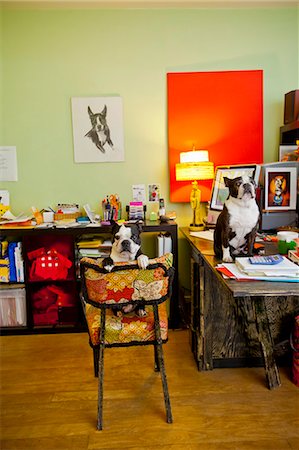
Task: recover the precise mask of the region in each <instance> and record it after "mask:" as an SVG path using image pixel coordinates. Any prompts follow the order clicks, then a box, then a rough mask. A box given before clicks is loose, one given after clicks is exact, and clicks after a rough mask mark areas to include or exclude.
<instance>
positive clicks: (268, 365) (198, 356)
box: [180, 228, 299, 389]
mask: <svg viewBox="0 0 299 450" xmlns="http://www.w3.org/2000/svg"><path fill="white" fill-rule="evenodd" d="M180 231H181V232H182V233H183V235H184V237H185V238H186V239H187V241H188V243H189V244H190V247H191V321H190V322H191V323H190V334H191V347H192V351H193V354H194V357H195V360H196V363H197V366H198V369H199V370H212V369H213V367H234V366H238V365H239V366H240V365H243V366H244V365H248V364H246V363H248V361H249V360H250V358H252V357H260V356H262V359H263V363H264V367H265V371H266V378H267V383H268V387H269V388H270V389H274V388H276V387H278V386H280V377H279V372H278V368H277V365H276V362H275V358H274V341H275V340H279V339H280V338H281V337H282V336H284V337H285V338H289V335H290V331H291V329H292V328H291V327H292V325H293V316H294V312H295V310H298V309H299V285H298V283H284V282H270V281H249V282H245V281H236V280H226V279H224V278H223V277H222V275H221V274H220V273H219V272H217V270H216V269H215V266H216V265H217V264H218V263H219V262H220V261H219V260H217V259H216V258H215V256H214V252H213V243H212V242H211V241H208V240H204V239H200V238H196V237H193V236H190V234H189V230H188V228H181V229H180Z"/></svg>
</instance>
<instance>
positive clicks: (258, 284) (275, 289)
mask: <svg viewBox="0 0 299 450" xmlns="http://www.w3.org/2000/svg"><path fill="white" fill-rule="evenodd" d="M180 231H181V232H182V233H183V235H184V237H185V238H186V239H187V240H188V242H189V243H190V244H191V247H192V248H193V250H194V251H195V252H196V253H197V254H198V255H199V256H201V257H202V258H203V259H204V261H205V263H206V264H207V265H208V266H209V267H210V268H211V269H212V270H214V271H215V273H216V274H217V278H218V279H219V280H220V281H221V283H222V285H223V286H225V287H226V288H228V289H229V290H230V292H231V294H232V295H233V296H234V297H247V296H250V297H253V296H264V297H268V296H271V297H272V296H284V297H285V296H286V295H295V296H299V283H287V282H280V281H260V280H251V281H238V280H229V279H224V278H223V277H222V275H221V274H220V273H219V272H218V271H216V269H215V266H216V265H217V264H219V263H221V261H220V260H218V259H217V258H216V257H215V254H214V250H213V242H212V241H209V240H207V239H202V238H198V237H195V236H191V235H190V233H189V228H188V227H183V228H180ZM265 248H266V253H268V254H269V253H272V254H273V253H275V252H276V251H277V247H276V246H275V244H274V243H272V242H271V243H267V242H266V243H265Z"/></svg>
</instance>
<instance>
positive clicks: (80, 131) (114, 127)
mask: <svg viewBox="0 0 299 450" xmlns="http://www.w3.org/2000/svg"><path fill="white" fill-rule="evenodd" d="M71 104H72V121H73V137H74V157H75V162H77V163H90V162H119V161H124V159H125V158H124V132H123V106H122V99H121V97H118V96H115V97H73V98H72V99H71Z"/></svg>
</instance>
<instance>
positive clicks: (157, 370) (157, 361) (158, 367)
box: [154, 344, 160, 372]
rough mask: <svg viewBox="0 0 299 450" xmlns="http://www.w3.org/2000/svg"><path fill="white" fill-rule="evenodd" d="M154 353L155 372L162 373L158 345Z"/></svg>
mask: <svg viewBox="0 0 299 450" xmlns="http://www.w3.org/2000/svg"><path fill="white" fill-rule="evenodd" d="M154 352H155V372H160V364H159V358H158V350H157V344H155V345H154Z"/></svg>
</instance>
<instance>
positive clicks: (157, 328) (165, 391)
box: [153, 304, 172, 423]
mask: <svg viewBox="0 0 299 450" xmlns="http://www.w3.org/2000/svg"><path fill="white" fill-rule="evenodd" d="M153 309H154V318H155V336H156V342H157V346H155V347H157V356H158V363H159V367H160V372H161V379H162V386H163V394H164V403H165V409H166V421H167V423H172V413H171V406H170V398H169V392H168V385H167V378H166V371H165V366H164V356H163V348H162V338H161V329H160V320H159V312H158V305H157V304H155V305H153Z"/></svg>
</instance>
